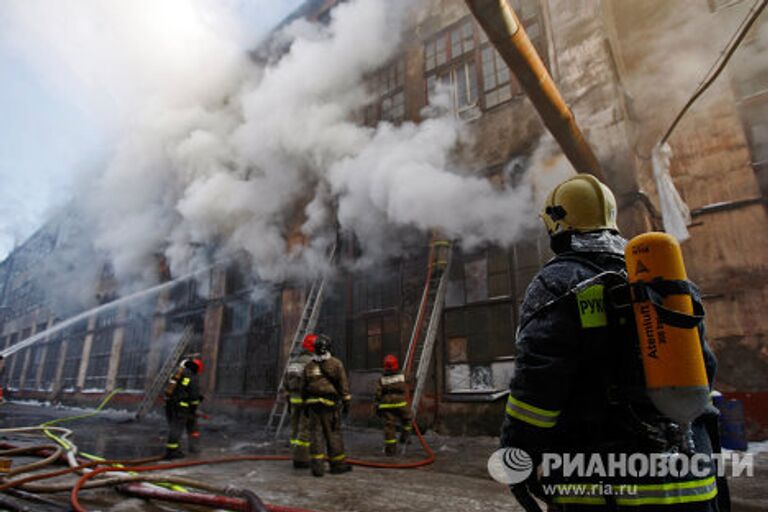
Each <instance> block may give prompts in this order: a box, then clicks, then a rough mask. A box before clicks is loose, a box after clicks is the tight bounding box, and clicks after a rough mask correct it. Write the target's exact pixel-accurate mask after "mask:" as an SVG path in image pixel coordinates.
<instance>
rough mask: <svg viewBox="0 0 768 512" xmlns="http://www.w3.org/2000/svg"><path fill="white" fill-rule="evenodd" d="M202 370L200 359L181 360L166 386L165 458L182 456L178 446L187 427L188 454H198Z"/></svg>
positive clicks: (182, 452) (182, 453)
mask: <svg viewBox="0 0 768 512" xmlns="http://www.w3.org/2000/svg"><path fill="white" fill-rule="evenodd" d="M202 371H203V362H202V361H201V360H200V359H198V358H194V359H184V360H183V361H182V362H181V364H180V365H179V368H178V370H177V371H176V373H175V374H174V375H173V377H171V379H170V381H169V382H168V386H166V389H165V417H166V419H167V420H168V442H167V443H166V445H165V458H166V459H178V458H182V457H184V451H183V450H182V449H181V444H180V443H181V435H182V433H183V431H184V430H185V429H186V431H187V437H188V442H189V451H190V453H198V452H199V450H200V448H199V440H200V431H198V430H197V406H198V405H200V402H201V401H202V400H203V396H202V395H201V394H200V386H199V383H198V376H199V375H200V373H202Z"/></svg>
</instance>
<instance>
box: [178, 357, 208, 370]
mask: <svg viewBox="0 0 768 512" xmlns="http://www.w3.org/2000/svg"><path fill="white" fill-rule="evenodd" d="M183 365H184V367H185V368H189V369H190V370H194V371H195V373H203V360H202V359H200V358H198V357H196V358H194V359H185V360H184V362H183Z"/></svg>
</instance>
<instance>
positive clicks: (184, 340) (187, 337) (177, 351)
mask: <svg viewBox="0 0 768 512" xmlns="http://www.w3.org/2000/svg"><path fill="white" fill-rule="evenodd" d="M192 338H194V329H193V327H192V326H191V325H188V326H187V327H186V328H185V329H184V332H182V334H181V338H179V341H178V342H177V343H176V346H175V347H174V348H173V350H172V351H171V354H170V355H169V356H168V358H167V359H166V360H165V363H163V366H162V368H160V370H159V371H158V373H157V376H156V377H155V380H154V381H152V385H151V386H150V387H149V390H148V391H147V392H146V393H145V394H144V398H143V399H142V400H141V404H139V409H138V410H137V411H136V420H141V418H142V417H143V416H144V415H145V414H147V413H148V412H149V410H150V409H151V408H152V406H153V405H154V404H155V400H156V399H157V396H158V395H159V394H160V391H162V390H163V388H164V387H165V384H166V383H167V382H168V379H170V378H171V374H172V373H173V372H174V370H176V364H177V363H178V362H179V359H181V356H182V354H184V352H185V351H186V350H187V347H189V344H190V342H191V341H192Z"/></svg>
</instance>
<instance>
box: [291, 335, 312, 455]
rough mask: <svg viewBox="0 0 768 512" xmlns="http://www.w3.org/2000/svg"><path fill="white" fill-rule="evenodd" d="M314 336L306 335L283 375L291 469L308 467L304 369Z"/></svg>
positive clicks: (307, 423)
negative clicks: (289, 411)
mask: <svg viewBox="0 0 768 512" xmlns="http://www.w3.org/2000/svg"><path fill="white" fill-rule="evenodd" d="M316 340H317V335H316V334H307V335H306V336H305V337H304V341H303V342H302V344H301V352H300V353H299V354H298V355H297V356H296V357H295V358H294V359H293V360H291V362H290V363H289V364H288V370H287V371H286V375H285V391H286V393H287V394H288V403H289V404H290V407H291V454H292V455H293V467H295V468H297V469H298V468H308V467H309V419H308V418H307V415H306V414H304V399H303V398H302V396H301V393H302V390H303V389H304V368H305V367H306V365H307V363H308V362H310V361H311V360H312V352H314V350H315V341H316Z"/></svg>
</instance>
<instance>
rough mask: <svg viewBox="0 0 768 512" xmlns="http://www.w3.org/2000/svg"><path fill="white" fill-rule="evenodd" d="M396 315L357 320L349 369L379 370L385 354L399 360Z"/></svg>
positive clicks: (384, 314)
mask: <svg viewBox="0 0 768 512" xmlns="http://www.w3.org/2000/svg"><path fill="white" fill-rule="evenodd" d="M398 326H399V323H398V315H397V314H396V313H395V312H391V313H381V314H372V315H369V316H365V317H361V318H357V319H356V320H355V328H354V343H353V345H352V357H351V362H350V367H351V368H352V369H355V370H360V369H367V368H381V366H382V361H383V359H384V356H385V355H386V354H394V355H396V356H397V357H398V359H401V355H402V354H401V350H400V332H399V328H398Z"/></svg>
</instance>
